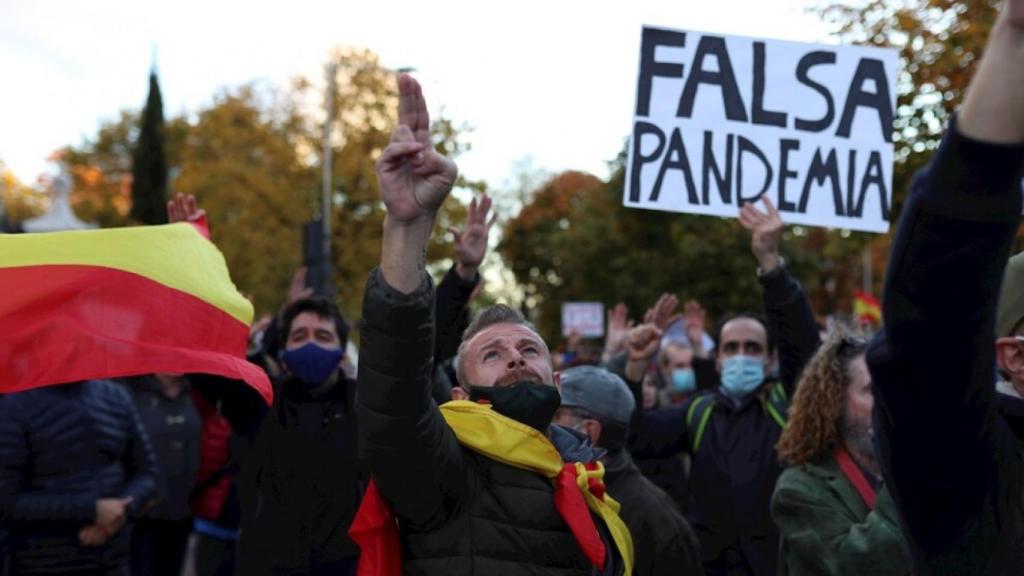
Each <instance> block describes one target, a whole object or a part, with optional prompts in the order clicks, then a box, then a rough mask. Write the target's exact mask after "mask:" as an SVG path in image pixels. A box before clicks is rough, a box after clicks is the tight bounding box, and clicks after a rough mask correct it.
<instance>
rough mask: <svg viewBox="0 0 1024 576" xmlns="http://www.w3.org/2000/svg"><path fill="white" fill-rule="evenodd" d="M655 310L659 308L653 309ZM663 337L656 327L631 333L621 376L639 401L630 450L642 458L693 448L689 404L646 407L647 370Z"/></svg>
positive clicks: (659, 456)
mask: <svg viewBox="0 0 1024 576" xmlns="http://www.w3.org/2000/svg"><path fill="white" fill-rule="evenodd" d="M663 299H664V297H663ZM663 301H664V300H659V302H663ZM677 303H678V302H677ZM656 308H658V306H657V305H656V306H655V308H653V309H652V310H654V309H656ZM663 308H665V309H667V308H668V306H667V305H666V306H664V307H663ZM655 316H656V315H652V314H651V313H650V311H648V314H647V315H646V318H647V319H648V320H650V319H653V318H655ZM667 317H668V316H665V318H667ZM661 336H662V330H661V329H660V328H658V326H656V325H654V324H641V325H639V326H637V327H636V328H633V329H632V330H630V331H629V334H628V335H627V336H626V364H625V368H624V369H623V370H622V372H621V373H619V375H620V376H622V378H623V380H625V381H626V384H627V385H628V386H629V389H630V391H631V392H632V393H633V398H634V399H635V401H636V410H634V411H633V419H632V421H631V422H630V425H629V426H630V439H629V450H630V452H632V453H633V454H634V455H636V456H638V457H640V458H667V457H669V456H673V455H675V454H678V453H679V452H685V451H688V450H689V449H690V446H689V434H688V433H687V428H686V409H687V408H688V407H689V402H685V403H683V404H681V405H678V406H669V407H667V408H656V409H654V410H644V408H643V406H644V402H643V400H644V399H643V379H644V371H645V369H646V367H647V363H648V362H650V360H651V358H653V357H654V356H655V355H656V354H657V353H658V348H659V345H660V343H661ZM620 366H621V364H620ZM612 371H616V370H614V369H613V370H612Z"/></svg>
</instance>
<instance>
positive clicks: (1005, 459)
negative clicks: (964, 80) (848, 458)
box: [867, 0, 1024, 574]
mask: <svg viewBox="0 0 1024 576" xmlns="http://www.w3.org/2000/svg"><path fill="white" fill-rule="evenodd" d="M1022 88H1024V0H1010V1H1008V2H1007V3H1006V4H1005V5H1004V6H1003V9H1002V12H1001V13H1000V15H999V17H998V19H997V21H996V23H995V25H994V27H993V29H992V33H991V36H990V38H989V42H988V47H987V48H986V50H985V54H984V57H983V59H982V60H981V62H980V64H979V67H978V71H977V73H976V75H975V77H974V79H973V81H972V83H971V86H970V88H969V89H968V91H967V95H966V97H965V100H964V105H963V108H962V109H961V111H960V113H959V114H958V115H957V116H956V117H955V118H954V119H953V120H952V121H951V122H950V126H949V129H948V132H947V134H946V136H945V139H944V140H943V142H942V145H941V146H940V147H939V149H938V150H937V151H936V153H935V156H934V157H933V158H932V160H931V163H930V165H929V166H928V167H927V168H925V169H924V170H923V171H922V172H921V173H920V174H918V176H917V178H916V179H915V181H914V184H913V188H912V190H911V193H910V195H909V197H908V200H907V203H906V205H905V207H904V209H903V215H902V218H901V222H900V225H899V228H898V229H897V232H896V235H895V238H894V241H893V248H892V255H891V257H890V260H889V271H888V274H887V279H886V286H885V294H884V300H883V303H884V307H883V317H884V323H885V331H884V333H881V334H879V335H878V336H876V338H875V340H874V341H873V342H872V343H871V346H870V348H869V350H868V355H867V358H868V365H869V368H870V370H871V375H872V377H873V380H874V386H875V398H876V411H875V421H876V422H875V423H876V426H875V429H876V433H877V434H878V436H879V439H878V442H879V451H880V456H881V459H880V460H881V462H880V463H881V468H882V472H883V475H884V477H885V480H886V483H887V484H888V485H889V487H890V490H891V492H892V495H893V498H894V500H895V502H896V505H897V507H898V508H899V509H900V512H901V520H902V523H903V527H904V531H905V533H906V536H907V539H908V541H909V544H910V548H911V553H912V555H913V557H914V562H915V569H914V573H915V574H1020V572H1021V566H1022V565H1024V459H1022V458H1024V452H1022V450H1021V440H1022V439H1024V433H1022V431H1024V427H1022V426H1021V424H1022V423H1024V418H1021V414H1024V411H1022V410H1021V408H1020V405H1019V403H1017V404H1015V403H1013V402H1010V401H1009V400H1010V399H1009V398H1005V399H1004V398H1003V397H999V398H997V393H996V390H995V382H996V374H995V367H996V361H997V355H996V350H997V347H1000V348H1004V347H1007V346H1008V345H1010V344H1015V345H1017V346H1019V343H1014V342H1005V340H1006V339H1005V338H1000V339H999V341H998V342H997V344H996V345H995V346H994V345H993V341H994V340H995V337H996V336H997V334H996V332H995V327H996V316H997V315H996V310H997V301H998V299H999V292H1000V278H1001V277H1002V275H1003V269H1004V267H1005V266H1006V262H1007V257H1008V256H1009V253H1010V247H1011V244H1012V241H1013V237H1014V234H1015V232H1016V231H1017V228H1018V225H1019V224H1020V214H1021V172H1022V168H1024V90H1022ZM1019 290H1020V287H1019V285H1018V289H1017V291H1019ZM1011 292H1013V291H1011ZM1018 297H1019V294H1013V293H1010V294H1004V297H1003V300H1004V301H1009V299H1011V298H1013V299H1016V298H1018ZM1016 322H1019V319H1018V320H1017V321H1016ZM1000 324H1001V325H1002V322H1000ZM1011 329H1012V330H1016V328H1015V327H1012V328H1011ZM998 336H1012V334H1010V333H1005V334H998ZM1007 352H1008V350H1002V349H1001V350H1000V354H999V360H1000V368H1001V369H1003V371H1004V372H1006V371H1007V368H1013V367H1012V366H1009V365H1008V364H1007V362H1006V361H1007V360H1008V359H1009V358H1010V356H1011V355H1009V354H1007Z"/></svg>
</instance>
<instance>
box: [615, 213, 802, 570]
mask: <svg viewBox="0 0 1024 576" xmlns="http://www.w3.org/2000/svg"><path fill="white" fill-rule="evenodd" d="M764 205H765V208H766V211H765V212H762V211H760V210H758V209H757V208H755V207H754V206H753V205H750V204H747V205H745V206H744V207H743V208H742V209H741V212H740V221H741V222H742V223H743V225H744V226H745V227H746V228H747V229H748V230H750V231H751V236H752V251H753V253H754V256H755V258H756V259H757V261H758V264H759V268H758V278H759V280H760V282H761V286H762V289H763V290H764V306H765V311H766V312H767V318H768V319H767V320H766V321H765V320H761V319H760V318H758V317H757V316H755V315H753V314H740V315H736V316H732V317H730V318H727V319H726V320H725V321H724V322H722V323H721V328H720V330H719V334H718V338H717V339H716V340H717V342H718V349H717V354H716V357H715V364H716V366H717V369H718V373H719V376H720V381H721V384H720V385H719V386H718V387H717V388H715V389H713V390H700V391H698V392H697V393H696V394H693V395H692V396H690V397H689V398H687V399H686V400H684V401H683V402H682V403H680V404H677V405H674V406H671V407H668V408H661V409H657V410H647V411H644V410H637V411H636V412H635V413H634V417H633V422H632V425H631V427H632V430H633V437H632V439H631V442H630V449H631V450H632V452H633V453H634V455H635V456H636V457H637V458H663V457H666V456H669V455H672V454H678V453H687V454H689V455H690V457H691V462H692V464H691V469H690V478H689V486H690V491H691V504H690V509H689V511H688V516H689V520H690V524H691V525H692V526H693V528H694V530H696V532H697V536H698V537H699V539H700V543H701V559H702V561H703V564H704V569H705V571H706V572H707V573H708V574H710V575H732V574H754V575H757V576H762V575H774V574H775V573H776V567H777V554H778V538H779V537H778V530H777V528H776V527H775V525H774V523H773V522H772V519H771V514H770V502H771V496H772V490H773V489H774V487H775V481H776V479H777V478H778V476H779V474H780V473H781V472H782V469H781V468H780V466H779V463H778V461H777V458H776V455H775V449H774V447H775V443H776V442H777V441H778V439H779V436H780V434H781V432H782V428H783V426H784V425H785V422H786V412H787V409H788V406H789V398H790V397H791V396H792V392H793V388H794V386H795V384H796V379H797V374H798V373H799V372H800V369H801V368H802V367H803V365H804V364H805V363H806V362H807V360H808V359H809V358H810V357H811V356H812V355H813V353H814V351H815V349H816V348H817V347H818V345H819V336H818V328H817V325H816V323H815V321H814V315H813V313H812V312H811V309H810V306H809V305H808V303H807V299H806V297H805V295H804V293H803V290H802V289H801V288H800V285H799V283H798V282H797V281H796V280H795V279H793V278H792V277H791V276H789V274H788V273H787V271H786V269H785V266H784V262H783V260H782V257H781V256H780V255H779V241H780V239H781V237H782V229H783V224H782V220H781V219H780V218H779V215H778V212H776V210H775V207H774V206H772V204H771V202H770V201H769V200H767V198H765V199H764ZM769 327H771V328H772V329H771V330H769ZM773 334H774V335H775V336H777V337H778V339H779V362H780V375H781V378H780V379H779V380H775V379H772V378H769V377H767V375H768V374H769V373H770V372H771V371H770V367H771V364H772V359H771V358H772V351H773V343H772V338H771V335H773ZM661 336H662V334H661V330H659V329H658V328H657V327H656V326H654V325H652V324H645V325H641V326H638V327H636V328H634V329H633V331H632V332H631V333H630V334H629V336H628V337H627V350H628V355H629V358H628V362H627V364H626V367H625V371H624V376H625V379H626V381H627V383H628V384H629V386H630V388H631V389H632V391H633V392H634V394H635V395H638V396H637V398H639V394H640V393H641V389H640V381H641V380H642V377H643V370H644V368H645V366H646V365H647V363H648V362H649V360H650V358H651V357H652V356H653V355H654V354H655V353H656V352H657V351H658V347H659V340H660V338H661ZM673 378H674V379H675V378H678V379H679V380H680V384H682V385H684V386H685V385H687V384H688V383H687V382H686V380H688V377H687V376H686V375H685V373H684V374H683V375H680V376H678V377H677V376H675V375H674V373H673ZM639 404H640V403H639V402H638V405H639Z"/></svg>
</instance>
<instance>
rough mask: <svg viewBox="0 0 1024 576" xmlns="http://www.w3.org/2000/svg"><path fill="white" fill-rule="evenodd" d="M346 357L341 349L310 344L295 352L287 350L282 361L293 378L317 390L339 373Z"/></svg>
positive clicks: (282, 355) (294, 350) (282, 356)
mask: <svg viewBox="0 0 1024 576" xmlns="http://www.w3.org/2000/svg"><path fill="white" fill-rule="evenodd" d="M344 355H345V353H344V352H343V351H342V350H341V348H324V347H323V346H320V345H318V344H316V343H313V342H309V343H307V344H305V345H303V346H300V347H298V348H295V349H293V350H285V351H284V352H283V353H282V354H281V360H282V361H284V363H285V368H287V369H288V372H289V373H290V374H291V375H292V376H295V377H296V378H298V379H299V380H302V381H303V382H305V383H306V385H307V386H309V387H310V388H316V387H317V386H320V385H321V384H323V383H324V382H326V381H327V379H328V378H330V377H331V375H332V374H334V373H335V372H337V371H338V365H339V363H340V362H341V357H342V356H344Z"/></svg>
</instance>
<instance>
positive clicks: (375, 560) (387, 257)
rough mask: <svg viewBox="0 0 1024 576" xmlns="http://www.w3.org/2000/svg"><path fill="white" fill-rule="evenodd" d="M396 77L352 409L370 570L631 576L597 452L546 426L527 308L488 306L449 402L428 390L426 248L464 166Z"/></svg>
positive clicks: (364, 566)
mask: <svg viewBox="0 0 1024 576" xmlns="http://www.w3.org/2000/svg"><path fill="white" fill-rule="evenodd" d="M398 83H399V94H400V112H399V121H400V124H399V126H398V128H397V129H396V130H395V132H394V134H393V135H392V138H391V143H390V145H389V146H388V147H387V148H386V149H385V150H384V152H383V154H382V155H381V157H380V159H379V161H378V162H377V174H378V178H379V180H380V189H381V196H382V199H383V201H384V204H385V206H386V207H387V217H386V218H385V221H384V234H383V250H382V254H381V265H380V268H378V269H377V270H374V271H373V272H372V273H371V276H370V278H369V281H368V282H367V288H366V296H365V299H364V301H363V326H362V331H361V337H362V346H361V349H360V361H359V376H358V390H357V400H356V403H357V410H358V414H359V437H360V438H359V439H360V443H361V446H360V448H361V453H362V455H363V456H365V457H366V459H367V460H368V462H369V465H370V468H371V471H372V473H373V479H374V484H372V485H371V487H370V488H369V490H368V491H367V495H366V497H365V498H364V500H363V503H362V506H361V508H360V511H359V514H358V515H357V518H356V521H355V522H354V524H353V526H352V529H351V531H350V533H351V535H352V537H353V539H355V540H356V541H357V542H358V543H359V545H360V547H361V548H362V557H361V560H360V562H361V566H360V574H388V575H397V574H414V575H418V574H451V575H460V574H506V575H512V576H515V575H517V574H559V575H561V574H565V575H569V574H580V575H590V574H623V573H625V574H629V573H630V568H631V566H632V542H631V540H630V537H629V533H628V530H627V529H626V527H625V525H624V524H623V523H622V521H621V519H619V517H618V515H617V508H618V505H617V503H615V502H614V501H613V500H612V499H611V498H609V497H608V496H607V495H605V494H604V490H603V485H602V484H601V477H602V475H603V467H602V466H601V465H600V463H598V462H597V458H599V457H600V455H601V452H600V451H599V450H597V449H596V448H594V447H593V446H592V445H591V444H590V442H589V440H588V439H587V438H586V437H585V436H584V435H583V434H580V433H576V432H575V431H571V430H567V429H564V428H561V427H559V426H551V425H550V422H551V418H552V416H553V415H554V412H555V410H556V409H557V408H558V405H559V395H558V388H557V378H556V375H555V374H554V373H553V372H552V368H551V356H550V353H549V351H548V347H547V346H546V345H545V343H544V341H543V340H542V339H541V338H540V336H538V334H537V332H536V331H535V330H534V329H533V327H532V326H531V325H530V324H529V323H528V322H526V320H525V319H524V318H523V317H522V315H521V314H519V313H518V312H517V311H515V310H514V309H511V308H509V307H507V306H501V305H498V306H494V307H492V308H490V309H488V310H485V311H484V312H482V313H481V314H480V315H479V316H478V317H477V318H476V319H475V320H474V321H473V323H472V324H471V325H470V326H469V328H468V329H467V330H466V333H465V335H464V338H463V343H462V345H461V346H460V349H459V361H458V363H457V365H456V371H457V380H458V384H459V386H458V387H456V388H455V389H454V390H453V391H452V397H453V398H454V401H451V402H447V403H445V404H443V405H442V406H441V407H438V405H437V404H436V403H435V402H434V400H433V398H432V397H431V395H430V385H431V375H432V373H433V366H432V364H433V355H434V345H433V339H434V318H433V305H432V302H433V297H434V288H433V284H432V282H431V280H430V278H429V276H428V275H427V273H426V271H425V269H424V250H425V248H426V245H427V241H428V239H429V237H430V233H431V231H432V229H433V227H434V221H435V217H436V215H437V211H438V210H439V209H440V207H441V204H442V203H443V202H444V199H445V198H446V197H447V196H448V193H449V192H450V191H451V188H452V186H453V184H454V183H455V179H456V174H457V170H456V167H455V164H454V163H452V161H451V160H449V159H447V158H445V157H444V156H441V155H440V154H438V153H437V152H436V151H435V150H434V148H433V147H432V146H431V142H430V133H429V118H428V116H427V108H426V105H425V103H424V101H423V94H422V92H421V90H420V87H419V84H418V83H417V82H416V81H415V80H413V79H412V78H411V77H409V76H407V75H401V76H399V79H398ZM466 400H469V401H466Z"/></svg>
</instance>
